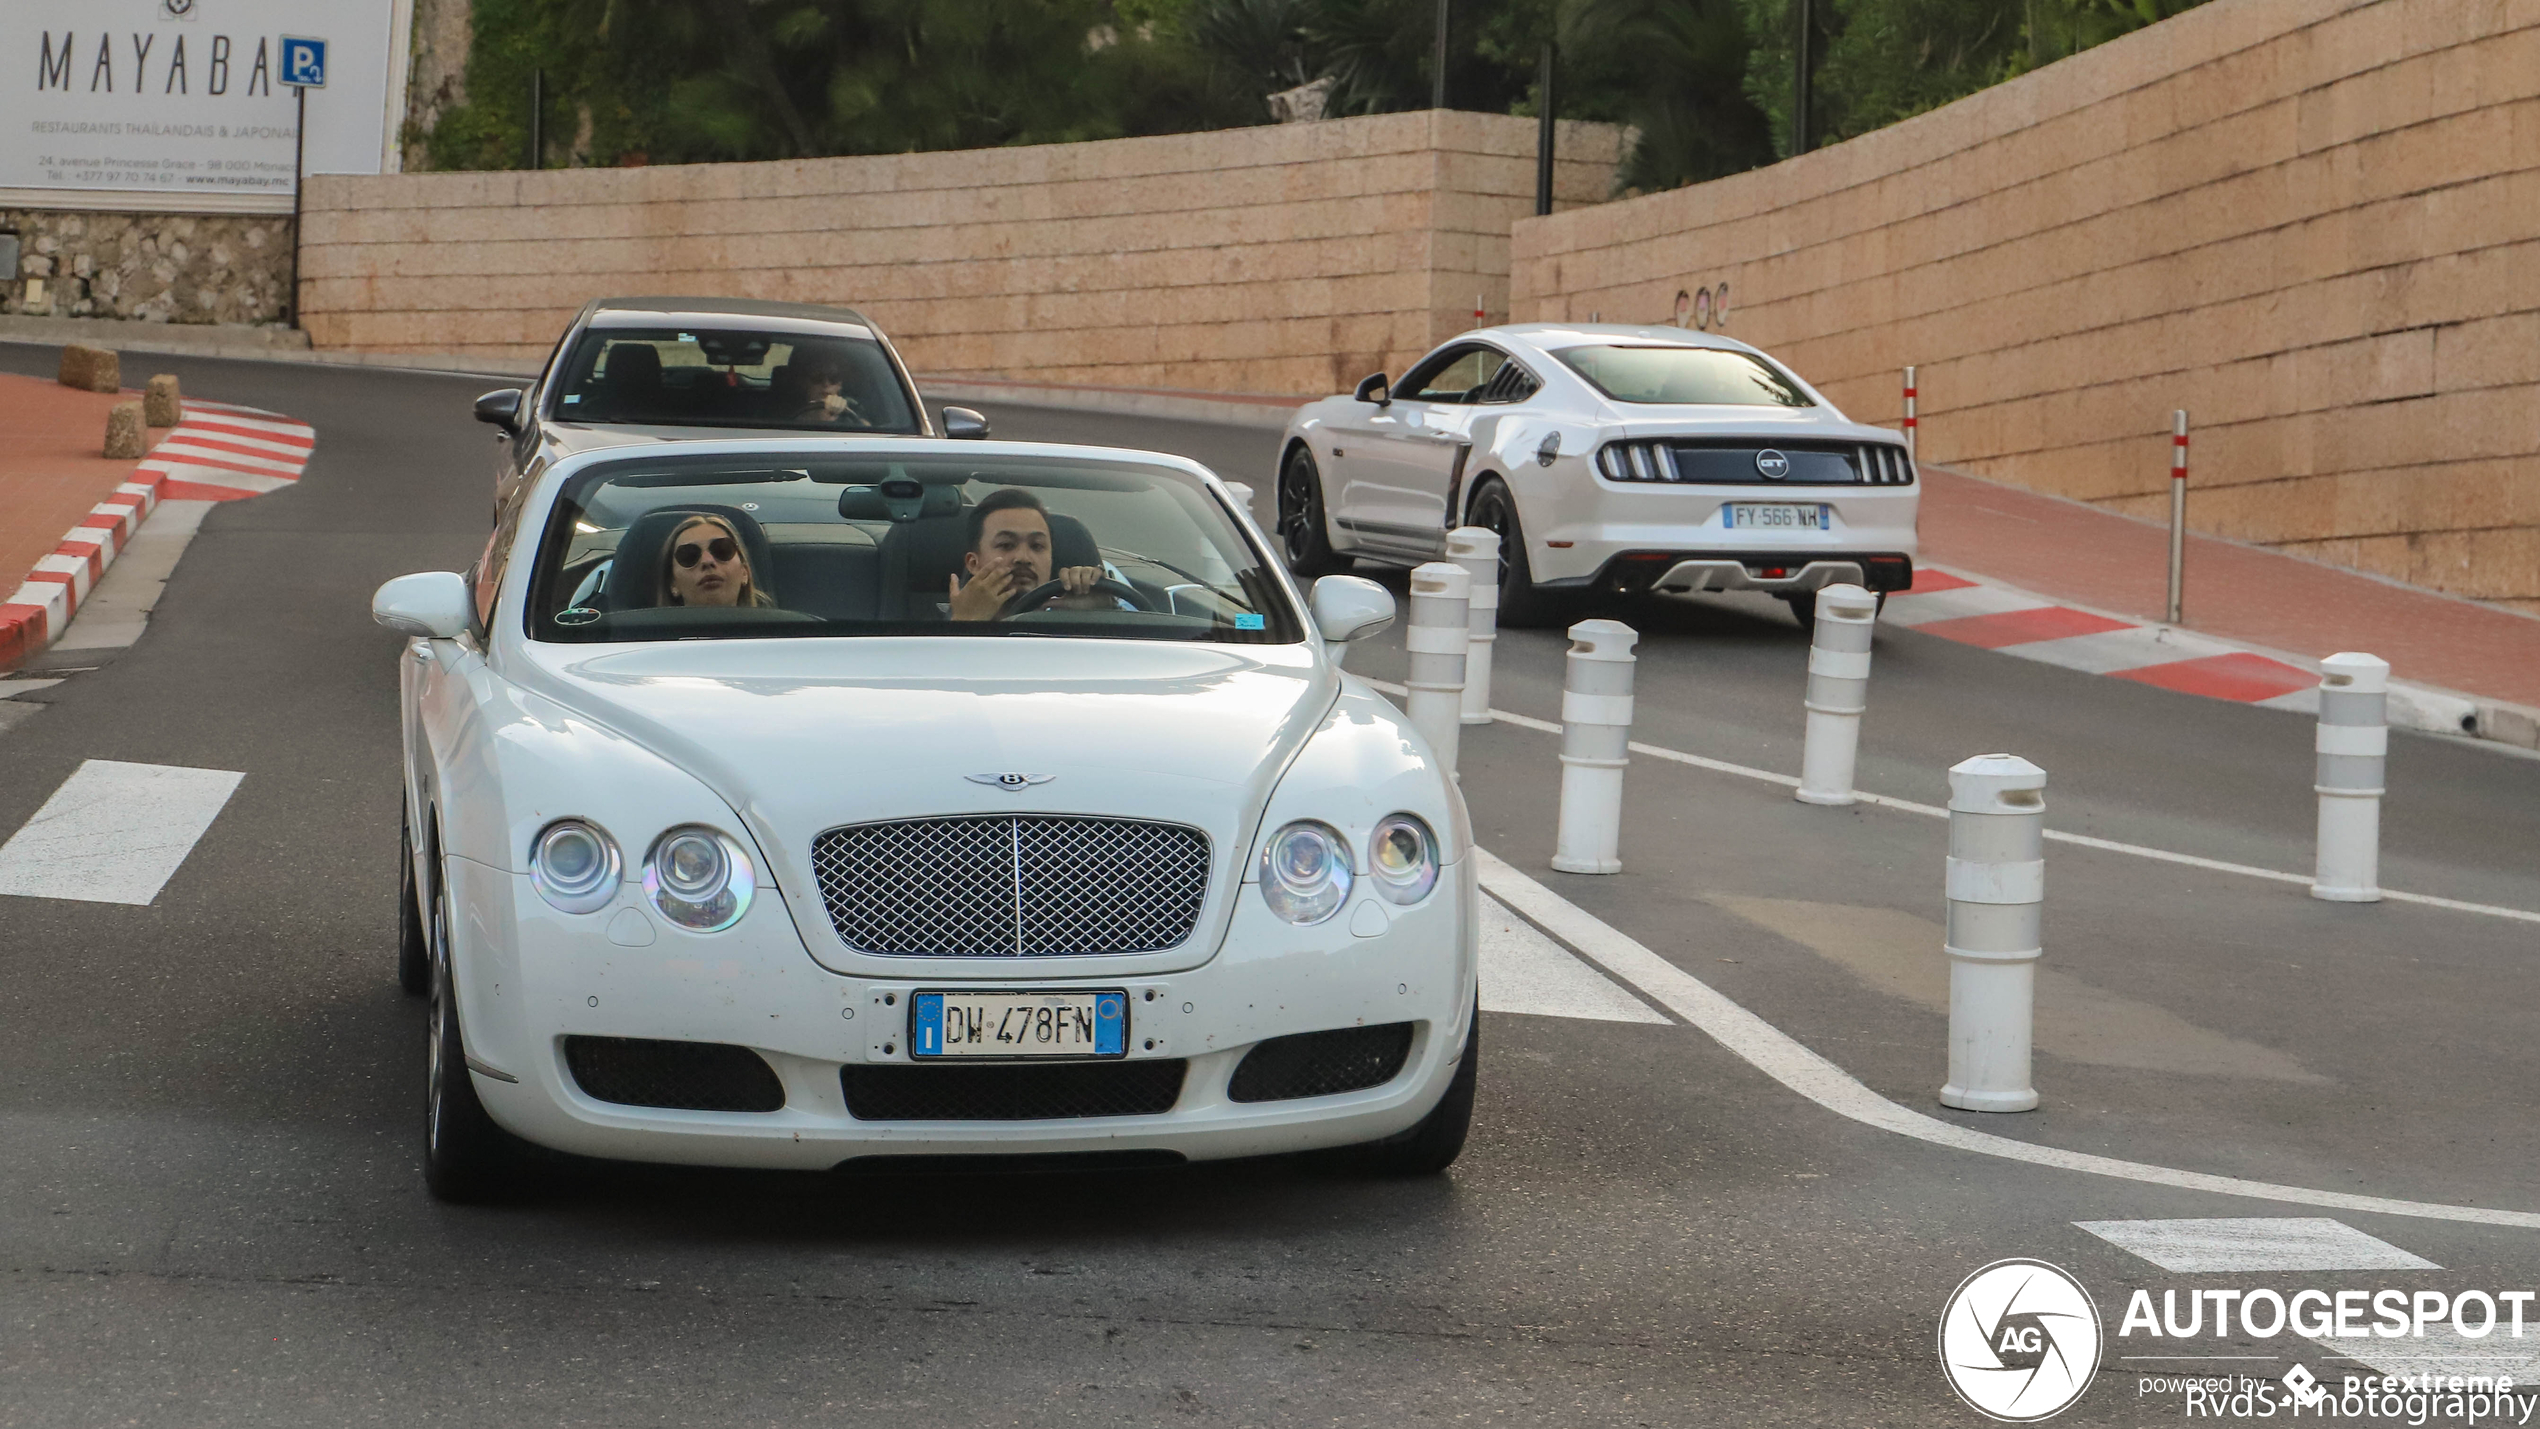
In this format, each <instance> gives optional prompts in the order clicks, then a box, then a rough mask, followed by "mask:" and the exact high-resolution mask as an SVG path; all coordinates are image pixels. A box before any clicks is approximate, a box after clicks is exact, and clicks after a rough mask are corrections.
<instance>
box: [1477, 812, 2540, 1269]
mask: <svg viewBox="0 0 2540 1429" xmlns="http://www.w3.org/2000/svg"><path fill="white" fill-rule="evenodd" d="M1473 856H1474V857H1475V858H1477V859H1479V860H1481V870H1480V871H1481V881H1482V887H1483V888H1484V889H1486V890H1488V891H1489V892H1490V894H1491V895H1492V896H1494V897H1496V898H1498V899H1499V900H1500V901H1501V902H1503V903H1506V904H1507V905H1508V906H1509V907H1510V908H1512V909H1514V910H1516V911H1517V912H1519V913H1521V914H1524V915H1525V916H1526V918H1527V919H1528V920H1529V921H1531V922H1533V923H1534V924H1535V926H1537V927H1539V928H1542V929H1543V930H1544V931H1546V932H1548V933H1550V934H1552V935H1553V936H1554V937H1556V938H1559V939H1560V940H1561V941H1562V942H1564V943H1567V944H1569V945H1570V946H1571V947H1573V948H1575V949H1577V950H1578V951H1579V952H1581V953H1583V954H1585V955H1586V956H1587V957H1588V959H1589V960H1590V961H1592V962H1595V963H1596V964H1598V965H1599V966H1601V967H1603V968H1604V969H1605V970H1606V971H1607V972H1610V973H1612V974H1614V976H1615V977H1617V978H1620V979H1621V980H1622V981H1624V982H1626V983H1629V984H1630V985H1632V986H1633V987H1636V988H1639V989H1640V990H1641V991H1642V992H1644V993H1646V994H1648V995H1649V997H1650V999H1651V1000H1652V1001H1654V1002H1656V1003H1657V1004H1658V1005H1659V1006H1661V1007H1664V1008H1666V1009H1667V1010H1668V1011H1670V1012H1673V1013H1675V1014H1676V1015H1677V1016H1678V1017H1681V1018H1683V1019H1684V1020H1685V1021H1687V1022H1690V1023H1692V1024H1693V1025H1694V1026H1696V1027H1698V1028H1700V1029H1702V1031H1703V1032H1705V1033H1707V1034H1708V1035H1709V1036H1710V1037H1711V1038H1712V1040H1714V1041H1716V1042H1718V1043H1719V1044H1720V1045H1721V1046H1723V1047H1726V1048H1727V1049H1728V1050H1730V1051H1731V1052H1734V1053H1736V1054H1737V1055H1738V1056H1739V1057H1740V1058H1742V1059H1744V1060H1745V1061H1746V1062H1747V1063H1748V1064H1749V1065H1751V1066H1753V1067H1754V1068H1755V1069H1756V1070H1758V1071H1760V1072H1762V1073H1764V1074H1765V1075H1766V1076H1769V1077H1771V1078H1772V1079H1773V1080H1775V1081H1777V1082H1779V1083H1781V1084H1782V1085H1783V1086H1786V1087H1788V1088H1790V1089H1791V1090H1792V1091H1795V1092H1797V1093H1799V1094H1800V1095H1801V1096H1804V1097H1806V1098H1808V1099H1809V1100H1810V1101H1813V1102H1815V1103H1816V1104H1817V1105H1819V1106H1821V1107H1824V1108H1825V1109H1826V1110H1828V1111H1831V1112H1833V1113H1835V1114H1836V1115H1838V1116H1843V1117H1848V1118H1850V1119H1851V1120H1853V1121H1857V1122H1860V1123H1862V1124H1863V1125H1865V1126H1874V1127H1877V1128H1879V1129H1880V1130H1882V1131H1892V1132H1895V1133H1896V1134H1898V1135H1900V1136H1910V1137H1913V1138H1914V1139H1915V1140H1917V1141H1927V1142H1930V1143H1931V1144H1933V1145H1935V1146H1945V1147H1949V1148H1950V1149H1952V1150H1957V1151H1971V1152H1974V1153H1976V1154H1978V1155H1981V1156H1998V1157H2001V1158H2002V1159H2004V1160H2006V1161H2024V1162H2027V1163H2028V1164H2030V1165H2032V1166H2045V1167H2049V1168H2051V1169H2054V1170H2058V1171H2078V1172H2082V1173H2084V1174H2086V1175H2092V1176H2110V1177H2115V1178H2117V1179H2119V1180H2126V1181H2141V1182H2145V1183H2148V1184H2150V1185H2155V1186H2171V1187H2176V1188H2178V1189H2180V1190H2187V1191H2206V1192H2211V1193H2213V1194H2215V1195H2220V1196H2246V1197H2250V1198H2253V1199H2256V1200H2262V1201H2285V1202H2289V1203H2291V1204H2294V1205H2303V1206H2321V1207H2325V1208H2327V1209H2330V1210H2339V1211H2360V1212H2364V1213H2367V1214H2374V1215H2386V1216H2417V1217H2421V1218H2423V1219H2427V1220H2438V1221H2468V1222H2472V1223H2475V1224H2479V1225H2491V1226H2515V1227H2519V1228H2521V1229H2525V1230H2540V1214H2535V1213H2533V1212H2529V1211H2492V1210H2488V1209H2485V1208H2484V1207H2479V1206H2446V1205H2438V1204H2435V1203H2433V1202H2428V1201H2400V1200H2393V1199H2389V1198H2387V1197H2382V1196H2357V1195H2351V1194H2349V1193H2347V1192H2343V1191H2315V1190H2311V1189H2309V1188H2307V1187H2302V1186H2279V1185H2275V1184H2273V1183H2271V1182H2266V1181H2249V1180H2243V1179H2242V1178H2240V1177H2238V1176H2214V1175H2208V1174H2207V1173H2205V1172H2202V1171H2180V1170H2175V1169H2173V1168H2171V1167H2167V1166H2152V1165H2147V1164H2145V1163H2143V1162H2140V1161H2121V1160H2119V1159H2117V1158H2116V1157H2113V1156H2094V1155H2091V1154H2090V1153H2088V1152H2082V1151H2065V1150H2063V1149H2061V1148H2058V1147H2053V1146H2035V1145H2031V1144H2030V1143H2028V1142H2025V1141H2015V1140H2013V1139H2012V1138H2010V1137H2007V1136H1996V1135H1994V1134H1992V1133H1991V1132H1984V1131H1976V1130H1974V1129H1972V1128H1969V1127H1963V1126H1957V1125H1954V1124H1952V1123H1949V1122H1945V1121H1942V1120H1940V1119H1939V1118H1938V1117H1933V1116H1926V1115H1924V1114H1923V1113H1921V1112H1918V1111H1909V1110H1907V1109H1906V1108H1904V1107H1901V1106H1898V1105H1897V1104H1896V1103H1894V1102H1892V1101H1889V1100H1888V1099H1887V1098H1885V1097H1883V1096H1880V1095H1879V1094H1878V1093H1876V1092H1874V1091H1871V1090H1870V1089H1869V1088H1868V1087H1865V1086H1863V1085H1862V1084H1861V1083H1860V1082H1859V1081H1857V1080H1855V1079H1854V1078H1853V1076H1852V1074H1851V1073H1849V1072H1846V1071H1845V1070H1843V1069H1842V1068H1841V1067H1838V1066H1836V1065H1835V1064H1834V1063H1832V1062H1829V1061H1827V1060H1826V1059H1825V1058H1823V1057H1821V1056H1819V1055H1817V1054H1816V1053H1815V1052H1813V1051H1810V1050H1809V1049H1808V1048H1807V1047H1805V1046H1803V1045H1801V1044H1800V1043H1799V1042H1798V1041H1797V1040H1796V1039H1794V1038H1792V1037H1791V1036H1790V1034H1788V1033H1786V1032H1784V1031H1782V1030H1781V1029H1780V1028H1778V1027H1775V1026H1773V1025H1772V1024H1771V1023H1769V1022H1766V1021H1765V1020H1764V1019H1762V1018H1760V1017H1758V1016H1756V1015H1755V1014H1754V1013H1752V1012H1749V1011H1747V1010H1746V1009H1745V1008H1743V1007H1740V1006H1739V1005H1738V1004H1736V1003H1735V1002H1732V1001H1730V1000H1729V999H1728V998H1726V997H1724V996H1722V995H1721V994H1720V993H1719V992H1718V991H1717V990H1716V989H1714V988H1713V987H1711V985H1710V984H1708V983H1705V982H1703V981H1702V980H1701V979H1699V978H1696V977H1695V976H1693V975H1692V974H1691V973H1688V972H1686V971H1685V970H1684V969H1682V968H1679V967H1677V966H1676V965H1675V964H1674V963H1671V962H1669V961H1667V960H1666V959H1665V958H1662V957H1660V956H1658V954H1656V953H1654V952H1651V951H1650V950H1649V949H1648V948H1647V947H1646V946H1644V945H1643V944H1642V943H1640V942H1639V941H1638V940H1636V939H1634V938H1632V937H1631V936H1629V935H1628V934H1625V933H1623V932H1621V931H1620V930H1618V929H1616V928H1614V927H1612V926H1611V925H1609V924H1607V923H1606V922H1605V921H1604V920H1603V919H1601V918H1598V917H1597V916H1596V915H1594V914H1592V913H1590V912H1588V911H1587V910H1586V909H1584V908H1580V907H1578V906H1577V905H1575V904H1573V903H1571V902H1570V901H1569V900H1568V899H1565V898H1563V897H1561V896H1560V895H1559V894H1557V893H1554V892H1553V891H1552V890H1551V889H1549V888H1546V887H1544V886H1543V885H1542V884H1540V883H1537V882H1535V881H1534V880H1533V879H1531V878H1528V877H1527V876H1526V875H1524V874H1522V873H1519V872H1518V871H1517V870H1516V869H1513V868H1511V867H1509V866H1508V865H1507V864H1506V863H1505V862H1503V861H1501V860H1500V859H1499V858H1498V857H1497V856H1496V855H1494V854H1492V853H1491V852H1490V851H1489V850H1488V849H1482V848H1476V849H1474V850H1473Z"/></svg>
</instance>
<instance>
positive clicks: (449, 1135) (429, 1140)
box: [423, 879, 519, 1201]
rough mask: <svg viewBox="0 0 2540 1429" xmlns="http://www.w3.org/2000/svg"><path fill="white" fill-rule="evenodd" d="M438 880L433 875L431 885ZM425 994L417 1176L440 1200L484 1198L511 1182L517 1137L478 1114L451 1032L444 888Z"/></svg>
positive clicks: (463, 1057)
mask: <svg viewBox="0 0 2540 1429" xmlns="http://www.w3.org/2000/svg"><path fill="white" fill-rule="evenodd" d="M440 882H441V880H439V879H435V880H434V883H435V884H436V885H438V884H439V883H440ZM431 938H432V944H431V946H432V1000H431V1015H430V1033H429V1036H428V1039H427V1041H426V1043H425V1050H424V1097H423V1124H424V1148H423V1180H424V1184H425V1185H426V1186H428V1187H430V1188H431V1191H432V1195H433V1198H434V1199H435V1200H442V1201H487V1200H493V1199H496V1198H497V1197H499V1196H501V1195H502V1194H503V1193H505V1192H506V1191H509V1190H510V1189H512V1188H513V1186H514V1184H515V1179H514V1178H515V1177H516V1175H517V1173H518V1165H517V1163H518V1161H519V1157H518V1154H517V1148H518V1145H519V1143H518V1142H517V1141H516V1140H515V1139H514V1138H513V1137H512V1135H511V1133H509V1132H507V1131H505V1130H503V1129H502V1128H501V1127H499V1126H496V1125H495V1124H494V1119H493V1118H492V1117H490V1116H487V1115H486V1114H485V1104H484V1103H483V1102H480V1101H478V1100H477V1099H476V1082H475V1080H474V1079H473V1078H471V1077H470V1076H469V1075H468V1070H467V1052H466V1044H465V1042H464V1040H463V1039H462V1038H461V1037H460V1035H459V1007H458V988H457V984H456V982H455V981H454V980H453V978H452V976H451V972H450V894H449V890H448V889H447V888H443V887H438V886H436V887H435V888H434V890H433V898H432V921H431Z"/></svg>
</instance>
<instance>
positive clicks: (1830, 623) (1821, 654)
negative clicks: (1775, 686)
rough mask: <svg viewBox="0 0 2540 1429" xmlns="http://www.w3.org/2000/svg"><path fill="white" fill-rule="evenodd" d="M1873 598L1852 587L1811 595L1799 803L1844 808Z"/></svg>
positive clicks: (1865, 686) (1875, 608) (1865, 677)
mask: <svg viewBox="0 0 2540 1429" xmlns="http://www.w3.org/2000/svg"><path fill="white" fill-rule="evenodd" d="M1878 614H1879V598H1878V597H1877V596H1874V595H1872V594H1870V593H1869V592H1868V591H1866V590H1863V589H1861V588H1860V587H1859V586H1857V585H1830V586H1826V587H1824V588H1822V589H1820V590H1819V591H1818V592H1817V632H1816V635H1815V636H1814V637H1813V638H1812V639H1811V640H1810V641H1809V642H1808V698H1807V699H1806V700H1805V701H1804V703H1805V704H1806V706H1807V710H1808V737H1807V742H1806V744H1804V745H1803V746H1802V747H1801V749H1800V754H1799V793H1798V796H1797V797H1798V799H1799V802H1801V803H1803V804H1849V803H1851V802H1853V798H1852V769H1853V765H1854V763H1855V762H1856V761H1857V759H1858V756H1859V754H1860V751H1861V714H1862V712H1863V711H1864V710H1866V709H1868V708H1869V695H1870V633H1871V630H1872V622H1874V621H1876V620H1877V619H1878Z"/></svg>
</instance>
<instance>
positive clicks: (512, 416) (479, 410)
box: [476, 387, 527, 433]
mask: <svg viewBox="0 0 2540 1429" xmlns="http://www.w3.org/2000/svg"><path fill="white" fill-rule="evenodd" d="M525 395H527V394H525V393H523V392H522V391H521V390H520V389H519V388H517V387H504V388H500V389H498V390H496V391H492V392H488V393H486V394H485V395H484V396H482V397H479V398H477V399H476V420H478V421H480V422H491V423H493V424H494V425H495V426H498V427H500V428H502V429H503V430H504V431H507V432H514V433H517V432H518V431H519V430H520V399H521V398H522V397H523V396H525Z"/></svg>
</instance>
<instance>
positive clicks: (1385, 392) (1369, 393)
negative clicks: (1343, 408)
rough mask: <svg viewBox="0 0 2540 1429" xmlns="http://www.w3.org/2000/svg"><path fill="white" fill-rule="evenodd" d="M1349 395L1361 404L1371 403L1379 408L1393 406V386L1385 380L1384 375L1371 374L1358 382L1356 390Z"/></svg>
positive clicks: (1378, 373) (1379, 373)
mask: <svg viewBox="0 0 2540 1429" xmlns="http://www.w3.org/2000/svg"><path fill="white" fill-rule="evenodd" d="M1350 395H1352V396H1354V397H1356V398H1357V399H1358V400H1359V401H1361V402H1373V403H1375V404H1376V405H1377V406H1379V407H1389V406H1392V405H1393V384H1392V383H1390V382H1387V381H1386V380H1385V374H1383V373H1381V372H1371V373H1369V374H1367V376H1366V377H1365V378H1363V379H1361V380H1360V381H1359V384H1358V390H1357V391H1356V392H1354V393H1352V394H1350Z"/></svg>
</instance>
